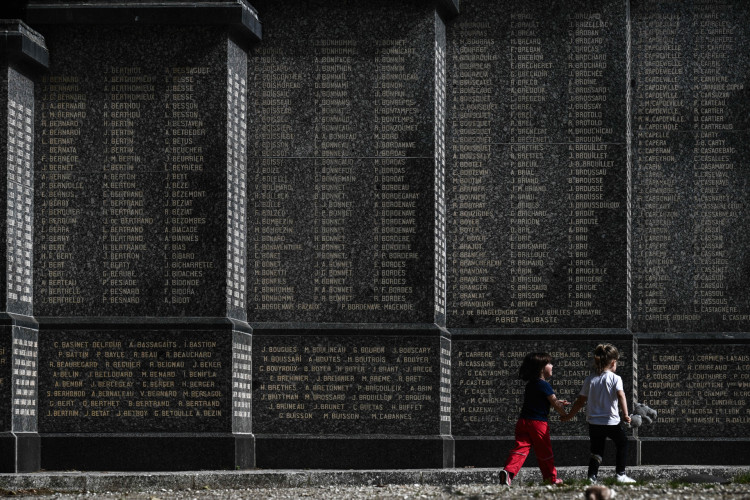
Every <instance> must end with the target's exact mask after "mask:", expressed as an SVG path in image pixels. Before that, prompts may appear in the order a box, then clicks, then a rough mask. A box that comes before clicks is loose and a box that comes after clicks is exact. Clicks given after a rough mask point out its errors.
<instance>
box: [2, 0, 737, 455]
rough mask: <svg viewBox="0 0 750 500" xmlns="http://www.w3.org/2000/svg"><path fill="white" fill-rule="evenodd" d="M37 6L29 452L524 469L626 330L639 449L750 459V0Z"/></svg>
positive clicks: (570, 451)
mask: <svg viewBox="0 0 750 500" xmlns="http://www.w3.org/2000/svg"><path fill="white" fill-rule="evenodd" d="M29 4H30V5H29V7H28V8H27V9H26V13H25V19H26V20H27V21H28V22H29V23H30V24H31V25H32V26H33V27H34V28H35V29H38V30H39V31H40V32H41V35H39V34H35V33H33V32H32V31H29V30H26V28H21V27H19V26H18V23H16V22H10V23H8V24H3V25H1V26H7V27H9V29H8V31H9V32H11V31H13V32H18V35H14V36H16V38H12V37H11V38H7V39H8V40H11V39H12V40H16V41H19V43H18V44H17V45H8V47H9V48H8V50H5V51H4V52H3V54H7V57H6V56H4V57H5V58H4V59H3V61H6V62H7V64H6V66H3V67H4V68H6V69H4V70H3V72H2V74H1V75H0V86H2V87H1V89H2V93H1V94H2V95H0V109H2V112H3V113H4V114H3V115H2V116H3V120H2V121H1V122H0V138H1V139H2V140H0V158H3V160H4V161H5V159H7V163H6V164H7V180H8V182H7V183H4V184H3V188H2V189H1V190H0V191H1V192H2V193H3V194H4V195H5V198H6V200H7V204H6V203H4V204H3V205H2V208H1V209H0V212H1V213H3V214H5V219H4V220H6V224H5V225H4V230H3V232H2V233H1V234H2V236H3V240H2V242H0V247H2V248H4V249H6V251H5V252H3V253H2V255H4V257H5V260H4V263H5V266H6V267H5V268H6V272H5V273H4V274H3V275H2V279H1V280H0V282H1V283H2V286H3V288H2V291H3V297H5V300H6V309H5V310H6V311H7V316H8V318H7V320H6V321H4V323H3V324H4V325H6V323H7V325H6V326H3V328H5V329H4V330H3V332H4V333H2V336H0V395H1V396H2V397H1V398H0V425H2V428H0V433H2V434H0V439H5V440H11V441H12V440H13V439H17V438H15V437H13V436H25V437H26V440H25V441H23V442H21V441H13V442H12V443H11V444H12V446H13V452H12V453H11V454H6V455H3V456H2V458H0V460H3V462H2V463H3V464H10V463H11V462H12V461H13V460H15V456H16V454H18V455H19V456H22V457H25V460H26V462H25V463H26V464H27V465H24V467H25V468H27V469H35V468H38V467H39V457H40V454H39V451H38V438H37V434H36V432H37V430H38V432H39V435H40V436H41V440H42V443H43V445H44V446H43V450H44V452H43V453H42V454H41V465H42V466H43V467H45V468H48V469H69V468H89V469H90V468H104V469H123V468H139V469H177V468H183V469H184V468H235V467H238V466H239V467H250V466H258V467H266V468H271V467H275V468H288V467H301V468H311V467H320V468H410V467H451V466H454V465H455V466H499V465H501V462H502V460H503V459H504V457H505V454H506V453H507V451H508V449H509V448H510V446H511V445H512V442H513V424H514V422H515V419H516V416H517V413H518V409H519V407H520V404H521V397H522V395H521V394H522V384H521V382H520V381H519V380H517V378H516V377H515V374H516V372H517V369H518V366H519V364H520V361H521V359H522V358H523V356H524V355H525V354H526V353H527V352H530V351H537V350H542V351H547V352H550V353H551V354H552V355H553V357H554V358H555V369H554V377H553V379H552V381H551V383H552V385H553V387H554V388H555V390H556V392H557V394H558V396H559V397H562V398H565V399H569V400H573V399H574V398H575V396H576V395H577V392H578V390H579V388H580V385H581V383H582V381H583V379H584V378H585V376H586V375H587V374H588V372H589V362H590V361H589V358H590V352H591V351H592V350H593V348H594V347H595V346H596V345H597V344H598V343H600V342H612V343H614V344H615V345H617V346H618V347H619V348H620V351H621V353H622V355H623V357H622V359H621V363H620V365H619V368H618V374H620V375H621V376H622V377H623V380H624V382H625V388H626V392H627V394H628V400H629V402H630V404H631V406H632V404H633V402H635V401H640V402H644V403H646V404H648V405H650V406H651V407H653V408H654V409H656V410H657V411H659V413H660V415H659V419H658V420H657V422H656V423H655V424H654V425H652V426H650V427H643V428H641V429H639V430H637V431H629V433H630V434H631V435H632V438H631V439H632V446H631V453H630V460H631V462H632V463H635V462H642V463H652V464H659V463H664V464H667V463H687V462H691V463H697V462H700V463H726V464H730V463H731V464H739V463H746V462H747V460H748V459H747V458H746V457H748V456H750V453H748V442H749V441H748V440H747V437H746V436H747V434H748V432H747V430H748V427H747V426H748V422H749V421H748V418H749V417H748V414H749V413H748V412H750V409H748V407H747V404H746V402H745V400H744V398H743V391H744V389H745V388H746V387H747V384H748V383H750V381H748V380H746V378H747V377H746V375H745V373H744V372H745V371H747V370H746V368H747V365H748V361H750V359H748V338H750V337H748V333H747V323H748V317H750V316H748V312H747V311H746V309H747V308H748V304H747V301H748V298H747V296H746V294H745V293H744V292H745V288H746V287H745V281H746V278H747V275H748V273H747V267H748V259H747V255H746V247H747V246H748V245H747V243H748V242H747V241H746V240H747V236H746V233H747V226H748V217H747V215H748V210H747V202H746V198H747V196H746V188H747V172H746V170H747V166H748V159H749V158H750V156H749V153H750V152H749V151H748V143H749V141H748V140H746V139H747V134H748V121H750V104H748V103H750V99H748V97H750V96H748V88H750V86H749V85H750V82H748V78H749V76H750V71H749V68H748V59H747V47H748V36H749V32H748V26H750V23H748V21H750V7H749V6H748V5H746V2H743V1H740V0H711V1H702V0H655V1H641V0H595V1H583V0H557V1H552V2H550V1H542V0H530V1H529V0H526V1H523V2H521V1H508V2H495V1H490V0H464V1H463V2H461V4H460V9H459V5H458V3H457V2H454V1H450V0H442V1H432V0H430V1H428V0H409V1H406V2H404V1H395V0H393V1H390V0H388V1H382V2H369V1H365V0H348V1H346V2H335V3H331V2H325V1H318V0H304V1H303V0H285V1H283V2H281V1H266V0H258V1H256V2H253V5H252V7H251V6H250V5H249V4H248V3H247V2H246V1H245V0H237V1H236V2H213V1H205V2H195V3H194V5H192V6H189V7H188V6H185V5H171V6H170V5H166V4H163V3H159V2H155V1H150V0H149V1H133V2H129V3H125V4H118V6H113V5H112V4H110V3H108V2H87V3H84V2H77V1H73V2H71V1H60V2H41V1H34V0H32V1H31V2H29ZM459 10H460V12H459ZM261 24H262V26H263V40H262V41H261V40H260V32H261V29H260V28H261ZM14 30H15V31H14ZM42 35H43V38H42ZM45 43H46V45H47V46H49V48H50V49H49V50H50V63H49V71H48V72H47V73H46V74H45V75H44V76H41V77H37V76H35V73H34V71H33V70H32V69H33V67H35V66H36V67H43V66H44V65H45V64H46V59H44V58H43V57H42V56H41V55H40V54H42V52H43V50H42V49H43V47H44V44H45ZM43 59H44V62H41V61H42V60H43ZM35 61H36V62H35ZM6 112H7V114H6ZM32 234H33V240H32V236H31V235H32ZM32 305H33V307H32ZM37 321H38V323H39V325H40V326H39V332H38V333H37V326H36V324H37V323H36V322H37ZM37 368H38V375H37ZM37 378H38V383H39V386H38V389H37V386H36V383H37ZM37 413H38V415H37ZM551 420H552V435H553V447H554V449H555V450H556V457H557V463H558V464H559V465H577V464H583V463H585V462H586V461H587V457H588V436H587V428H586V425H585V421H584V416H583V414H582V415H581V416H579V417H577V418H576V419H575V420H574V421H572V422H569V423H565V424H562V423H560V422H559V419H557V417H555V416H553V417H552V419H551ZM11 432H14V433H15V434H11ZM8 442H10V441H8ZM34 443H36V444H34ZM34 446H37V448H34ZM5 449H10V448H6V447H3V450H5ZM19 450H20V451H19ZM71 450H76V451H75V453H71ZM114 450H117V452H114ZM196 450H199V451H200V453H195V451H196ZM9 457H10V458H9ZM696 457H697V458H696ZM612 459H613V457H612V456H609V455H608V456H607V457H605V460H606V461H607V462H610V461H611V460H612ZM528 465H530V466H531V465H532V463H529V464H528ZM2 467H3V470H15V469H14V468H13V467H11V466H10V465H7V466H6V465H2Z"/></svg>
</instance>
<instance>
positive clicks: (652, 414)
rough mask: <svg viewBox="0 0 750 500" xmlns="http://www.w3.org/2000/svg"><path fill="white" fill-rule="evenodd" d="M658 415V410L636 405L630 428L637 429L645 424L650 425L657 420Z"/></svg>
mask: <svg viewBox="0 0 750 500" xmlns="http://www.w3.org/2000/svg"><path fill="white" fill-rule="evenodd" d="M656 415H657V413H656V410H654V409H652V408H649V407H648V406H646V405H644V404H641V403H636V404H635V408H634V409H633V413H632V414H631V415H630V423H629V424H628V427H630V428H633V429H635V428H637V427H640V426H641V425H643V424H650V423H652V422H653V421H654V420H656Z"/></svg>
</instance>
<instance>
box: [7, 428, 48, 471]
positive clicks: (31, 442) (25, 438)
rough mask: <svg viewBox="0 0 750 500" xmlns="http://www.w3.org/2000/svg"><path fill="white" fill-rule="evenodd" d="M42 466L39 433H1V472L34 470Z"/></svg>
mask: <svg viewBox="0 0 750 500" xmlns="http://www.w3.org/2000/svg"><path fill="white" fill-rule="evenodd" d="M40 467H41V465H40V443H39V434H36V433H32V432H24V433H13V432H2V433H0V472H34V471H38V470H39V469H40Z"/></svg>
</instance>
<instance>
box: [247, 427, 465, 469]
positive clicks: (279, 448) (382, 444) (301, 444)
mask: <svg viewBox="0 0 750 500" xmlns="http://www.w3.org/2000/svg"><path fill="white" fill-rule="evenodd" d="M255 439H256V441H255V443H256V444H255V449H256V464H257V467H259V468H263V469H282V468H283V469H298V468H299V469H302V468H305V469H422V468H445V467H453V465H454V462H453V457H454V442H453V439H451V438H450V437H441V436H403V437H393V436H389V437H380V436H347V437H341V436H300V435H296V436H268V435H266V436H264V435H256V436H255Z"/></svg>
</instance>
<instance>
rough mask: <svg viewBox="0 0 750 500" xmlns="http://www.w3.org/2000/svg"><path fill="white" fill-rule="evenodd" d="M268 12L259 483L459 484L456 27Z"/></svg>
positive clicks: (256, 237) (254, 133)
mask: <svg viewBox="0 0 750 500" xmlns="http://www.w3.org/2000/svg"><path fill="white" fill-rule="evenodd" d="M254 5H255V7H257V8H258V13H259V16H260V17H261V19H262V20H263V24H264V33H265V36H264V40H263V42H262V43H261V44H259V45H258V46H257V47H254V48H253V49H252V50H251V51H250V55H249V69H248V74H249V75H252V76H251V82H252V83H251V84H250V86H249V109H250V117H251V118H250V126H249V127H248V145H249V151H248V159H249V164H248V169H249V172H250V175H249V176H248V183H249V184H248V202H249V203H248V214H249V220H251V221H252V223H251V226H252V227H251V228H250V230H249V232H248V263H249V268H248V305H247V308H248V317H249V318H250V321H251V324H252V326H253V333H254V346H255V349H254V353H255V354H254V366H255V367H256V372H255V376H254V380H253V384H254V392H253V394H254V399H255V401H256V404H255V406H254V414H253V419H254V422H255V428H254V429H255V433H256V438H257V442H258V451H257V455H256V457H257V460H258V465H259V466H262V467H289V466H292V467H307V466H310V465H309V464H313V465H312V466H316V467H347V468H351V467H389V466H397V467H420V466H422V467H443V466H452V465H453V462H452V460H453V451H452V440H451V439H450V437H449V435H450V397H449V394H450V393H449V391H450V371H449V370H448V369H447V366H449V363H450V347H449V346H450V341H449V340H448V338H447V334H446V332H445V331H444V329H443V327H444V325H445V229H444V226H445V202H444V197H445V193H444V177H445V150H444V148H445V146H444V139H443V135H444V116H445V71H446V68H445V26H444V22H443V20H442V18H441V17H440V15H439V13H438V12H437V11H436V6H435V4H434V2H426V1H424V2H423V1H414V2H390V1H388V2H375V3H374V2H366V1H354V2H347V3H346V4H341V5H332V4H331V3H330V2H308V1H299V2H289V3H284V4H283V5H282V4H279V3H278V2H263V1H262V2H259V3H258V2H256V3H254ZM279 382H283V383H282V384H279ZM279 410H285V411H279ZM289 410H291V411H289ZM398 443H401V444H398ZM394 446H395V447H396V448H397V449H399V450H402V449H404V448H405V447H408V448H409V449H410V451H409V452H408V453H403V454H402V453H401V452H399V453H396V454H394V453H393V450H394V449H396V448H394Z"/></svg>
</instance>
